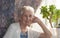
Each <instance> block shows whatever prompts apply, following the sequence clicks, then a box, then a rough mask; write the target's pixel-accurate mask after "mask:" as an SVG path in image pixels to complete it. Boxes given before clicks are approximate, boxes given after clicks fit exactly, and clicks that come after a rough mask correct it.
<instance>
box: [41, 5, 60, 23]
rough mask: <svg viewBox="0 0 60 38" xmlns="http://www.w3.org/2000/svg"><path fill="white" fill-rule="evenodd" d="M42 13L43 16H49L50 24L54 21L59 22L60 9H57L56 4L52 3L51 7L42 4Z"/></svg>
mask: <svg viewBox="0 0 60 38" xmlns="http://www.w3.org/2000/svg"><path fill="white" fill-rule="evenodd" d="M40 14H42V15H43V18H47V19H48V20H49V22H50V24H52V22H55V23H56V24H57V22H58V19H59V18H60V9H56V7H55V5H50V6H49V8H48V7H47V6H42V7H41V13H40Z"/></svg>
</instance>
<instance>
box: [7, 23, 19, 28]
mask: <svg viewBox="0 0 60 38" xmlns="http://www.w3.org/2000/svg"><path fill="white" fill-rule="evenodd" d="M17 28H19V23H12V24H10V26H9V28H8V29H17Z"/></svg>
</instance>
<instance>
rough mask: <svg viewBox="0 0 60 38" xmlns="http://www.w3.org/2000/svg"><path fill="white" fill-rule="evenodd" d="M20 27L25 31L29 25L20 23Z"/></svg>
mask: <svg viewBox="0 0 60 38" xmlns="http://www.w3.org/2000/svg"><path fill="white" fill-rule="evenodd" d="M20 29H21V32H23V33H25V32H27V26H26V25H24V24H23V23H20Z"/></svg>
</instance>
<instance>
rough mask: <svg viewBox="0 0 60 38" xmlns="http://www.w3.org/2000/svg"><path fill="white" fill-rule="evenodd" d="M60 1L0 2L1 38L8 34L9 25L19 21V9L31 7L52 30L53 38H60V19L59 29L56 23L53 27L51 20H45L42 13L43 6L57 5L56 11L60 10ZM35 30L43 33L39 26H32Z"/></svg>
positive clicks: (5, 0)
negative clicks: (25, 6)
mask: <svg viewBox="0 0 60 38" xmlns="http://www.w3.org/2000/svg"><path fill="white" fill-rule="evenodd" d="M59 4H60V0H0V38H2V37H3V36H4V34H5V33H6V31H7V29H8V27H9V25H10V24H11V23H15V22H18V20H17V10H18V8H20V7H22V6H24V5H29V6H32V7H33V8H34V9H35V15H36V16H37V17H38V18H40V19H41V20H42V21H43V23H44V24H46V27H47V28H48V29H49V30H50V28H52V30H51V32H52V34H53V37H52V38H60V32H59V31H60V17H59V18H58V25H59V26H58V27H55V26H56V23H55V22H52V27H51V25H50V23H49V20H47V18H43V17H42V16H43V14H40V13H41V9H40V8H41V7H42V6H47V7H48V6H49V5H55V6H56V9H60V5H59ZM59 14H60V12H59ZM31 27H33V29H35V30H37V31H39V30H41V31H40V32H42V29H41V27H40V26H39V25H38V24H35V26H31Z"/></svg>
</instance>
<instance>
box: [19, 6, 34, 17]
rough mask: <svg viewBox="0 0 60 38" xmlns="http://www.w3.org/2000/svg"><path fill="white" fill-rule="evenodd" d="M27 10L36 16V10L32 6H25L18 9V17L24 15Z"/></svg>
mask: <svg viewBox="0 0 60 38" xmlns="http://www.w3.org/2000/svg"><path fill="white" fill-rule="evenodd" d="M25 10H30V11H31V12H32V13H33V14H34V8H33V7H31V6H23V7H21V8H18V16H20V15H22V14H23V12H24V11H25Z"/></svg>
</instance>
